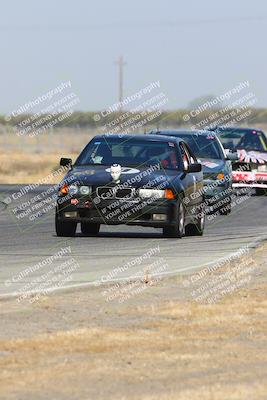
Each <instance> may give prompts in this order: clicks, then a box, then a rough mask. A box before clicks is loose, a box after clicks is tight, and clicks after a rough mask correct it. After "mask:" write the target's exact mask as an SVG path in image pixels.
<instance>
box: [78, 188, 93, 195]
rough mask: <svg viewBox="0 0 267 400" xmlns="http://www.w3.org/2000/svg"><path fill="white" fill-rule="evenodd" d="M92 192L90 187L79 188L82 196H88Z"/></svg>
mask: <svg viewBox="0 0 267 400" xmlns="http://www.w3.org/2000/svg"><path fill="white" fill-rule="evenodd" d="M91 192H92V188H91V186H81V187H80V193H81V194H83V195H86V194H90V193H91Z"/></svg>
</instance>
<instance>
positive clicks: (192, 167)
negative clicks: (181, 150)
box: [186, 163, 202, 173]
mask: <svg viewBox="0 0 267 400" xmlns="http://www.w3.org/2000/svg"><path fill="white" fill-rule="evenodd" d="M201 171H202V164H200V163H194V164H190V165H189V167H188V169H187V171H186V172H189V173H190V172H201Z"/></svg>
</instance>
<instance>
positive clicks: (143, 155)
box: [76, 138, 181, 170]
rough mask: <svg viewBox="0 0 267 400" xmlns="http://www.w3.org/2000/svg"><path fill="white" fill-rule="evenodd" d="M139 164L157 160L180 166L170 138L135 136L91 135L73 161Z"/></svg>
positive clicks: (80, 162) (176, 166) (78, 162)
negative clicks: (144, 138)
mask: <svg viewBox="0 0 267 400" xmlns="http://www.w3.org/2000/svg"><path fill="white" fill-rule="evenodd" d="M112 164H120V165H121V166H132V167H141V166H146V165H155V164H159V165H160V166H161V167H162V168H166V169H177V170H181V160H180V157H179V155H178V151H177V147H176V145H175V143H174V142H173V141H166V142H164V141H151V140H141V139H140V140H137V139H125V138H124V139H114V138H100V139H95V140H94V139H93V140H92V141H91V142H90V143H89V145H88V146H87V147H86V148H85V149H84V150H83V152H82V153H81V155H80V156H79V157H78V159H77V161H76V165H112Z"/></svg>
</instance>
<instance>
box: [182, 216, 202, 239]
mask: <svg viewBox="0 0 267 400" xmlns="http://www.w3.org/2000/svg"><path fill="white" fill-rule="evenodd" d="M204 228H205V213H204V212H203V213H201V216H200V218H198V219H197V221H196V223H194V224H188V225H186V227H185V234H186V236H202V235H203V233H204Z"/></svg>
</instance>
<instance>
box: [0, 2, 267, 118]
mask: <svg viewBox="0 0 267 400" xmlns="http://www.w3.org/2000/svg"><path fill="white" fill-rule="evenodd" d="M266 32H267V2H266V0H253V1H251V0H224V1H214V0H202V1H199V0H187V1H184V0H183V1H180V0H164V1H163V0H153V1H152V0H142V1H141V0H134V1H129V0H102V1H101V0H97V1H91V0H75V1H69V0H43V1H40V0H39V1H37V0H23V1H21V0H9V1H8V2H4V1H2V2H1V22H0V34H1V39H0V45H1V67H0V68H1V74H0V87H1V97H0V113H9V112H11V111H12V110H13V109H15V108H18V107H19V106H20V105H22V104H24V103H25V102H26V101H28V100H31V99H33V98H35V97H36V96H38V95H40V94H43V93H45V92H47V91H48V90H50V89H52V88H53V87H55V86H57V85H58V84H59V83H60V82H62V81H67V80H71V82H72V85H73V88H74V91H75V92H76V93H77V95H78V96H79V97H80V100H81V103H80V105H79V107H78V108H79V109H82V110H97V109H104V108H106V107H108V106H109V105H110V104H112V103H114V102H116V100H117V98H118V80H117V74H118V71H117V67H116V66H115V64H114V61H115V60H116V59H117V58H118V56H119V55H123V56H124V58H125V60H126V61H127V66H126V67H125V95H130V94H132V93H135V92H136V91H137V90H139V89H141V88H142V87H144V86H146V85H148V84H149V83H150V82H153V81H157V80H160V82H161V87H162V90H163V91H164V92H165V93H166V95H167V96H168V98H169V103H168V108H172V109H174V108H179V107H183V106H186V105H187V104H188V103H189V102H190V101H191V100H192V99H194V98H195V97H197V96H202V95H206V94H214V95H219V94H221V93H223V92H225V91H226V90H228V89H231V88H232V87H233V86H235V85H237V84H238V83H239V82H241V81H245V80H249V81H250V84H251V87H252V90H253V91H254V93H255V94H256V96H257V97H258V99H259V103H258V105H259V106H266V107H267V90H266V79H267V77H266V75H267V51H266Z"/></svg>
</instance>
